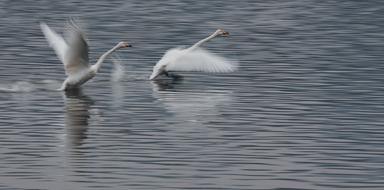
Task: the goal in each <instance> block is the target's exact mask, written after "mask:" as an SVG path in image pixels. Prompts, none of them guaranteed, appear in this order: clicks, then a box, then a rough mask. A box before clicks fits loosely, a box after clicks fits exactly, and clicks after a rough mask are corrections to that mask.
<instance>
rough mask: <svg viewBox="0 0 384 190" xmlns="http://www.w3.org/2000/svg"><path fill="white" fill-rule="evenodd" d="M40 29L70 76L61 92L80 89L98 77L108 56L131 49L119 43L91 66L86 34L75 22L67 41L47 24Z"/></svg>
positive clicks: (126, 44)
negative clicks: (120, 50)
mask: <svg viewBox="0 0 384 190" xmlns="http://www.w3.org/2000/svg"><path fill="white" fill-rule="evenodd" d="M40 27H41V30H42V31H43V33H44V35H45V38H46V39H47V41H48V43H49V45H50V46H51V47H52V48H53V49H54V50H55V52H56V54H57V56H58V57H59V59H60V61H61V62H62V63H63V64H64V69H65V73H66V75H67V76H68V77H67V79H65V81H64V82H63V84H62V85H61V88H60V89H59V90H68V89H73V88H78V87H79V86H80V85H82V84H84V83H85V82H87V81H88V80H89V79H91V78H93V77H94V76H96V73H97V72H98V70H99V69H100V66H101V64H102V63H103V61H104V60H105V59H106V58H107V56H108V55H110V54H111V53H112V52H114V51H116V50H118V49H120V48H126V47H131V45H129V44H128V43H127V42H119V43H118V44H117V45H116V46H115V47H113V48H112V49H110V50H108V51H107V52H105V53H104V54H103V55H101V56H100V58H99V59H98V61H97V62H96V64H94V65H89V64H88V61H89V58H88V44H87V42H86V40H85V36H84V33H83V32H82V30H81V29H80V27H79V26H78V25H77V24H76V23H75V22H74V21H73V20H71V21H70V22H69V23H68V28H67V33H66V34H67V35H66V39H65V40H64V39H63V38H62V37H61V36H60V35H59V34H57V33H56V32H55V31H53V30H52V29H51V28H49V27H48V25H46V24H45V23H40Z"/></svg>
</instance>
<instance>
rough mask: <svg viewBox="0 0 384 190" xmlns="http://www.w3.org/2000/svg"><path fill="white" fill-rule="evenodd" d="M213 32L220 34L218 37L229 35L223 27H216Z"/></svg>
mask: <svg viewBox="0 0 384 190" xmlns="http://www.w3.org/2000/svg"><path fill="white" fill-rule="evenodd" d="M215 34H216V36H220V37H228V36H229V32H227V31H225V30H223V29H217V30H216V32H215Z"/></svg>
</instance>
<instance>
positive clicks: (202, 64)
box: [149, 29, 238, 80]
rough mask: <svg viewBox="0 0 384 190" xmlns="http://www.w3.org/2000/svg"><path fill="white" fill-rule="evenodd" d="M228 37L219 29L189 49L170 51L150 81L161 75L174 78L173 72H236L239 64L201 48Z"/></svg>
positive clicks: (156, 68)
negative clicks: (210, 41)
mask: <svg viewBox="0 0 384 190" xmlns="http://www.w3.org/2000/svg"><path fill="white" fill-rule="evenodd" d="M228 35H229V33H228V32H226V31H224V30H222V29H218V30H216V31H215V32H214V33H213V34H211V35H210V36H208V37H207V38H205V39H203V40H200V41H199V42H197V43H196V44H194V45H193V46H191V47H189V48H187V49H182V48H173V49H170V50H168V51H167V52H166V53H165V54H164V56H163V57H162V58H161V59H160V60H159V61H158V62H157V64H156V65H155V66H154V67H153V72H152V75H151V76H150V77H149V79H150V80H155V79H156V78H157V77H159V76H160V75H166V76H172V75H170V74H169V73H168V72H172V71H201V72H210V73H226V72H232V71H235V70H236V69H237V66H238V65H237V63H235V62H232V61H229V60H227V59H226V58H224V57H221V56H218V55H215V54H213V53H211V52H209V51H207V50H204V49H202V48H200V46H201V45H202V44H203V43H206V42H207V41H209V40H211V39H213V38H215V37H219V36H221V37H226V36H228Z"/></svg>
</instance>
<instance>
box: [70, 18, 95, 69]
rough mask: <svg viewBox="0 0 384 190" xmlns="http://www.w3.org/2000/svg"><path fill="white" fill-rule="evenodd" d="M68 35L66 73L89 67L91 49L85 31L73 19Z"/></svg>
mask: <svg viewBox="0 0 384 190" xmlns="http://www.w3.org/2000/svg"><path fill="white" fill-rule="evenodd" d="M66 36H67V42H68V46H69V49H68V51H67V53H66V55H65V60H66V63H64V65H65V71H66V73H67V74H69V75H70V74H74V73H77V72H78V71H81V70H83V69H85V68H88V67H89V64H88V62H89V57H88V51H89V50H88V44H87V41H86V40H85V37H84V36H85V35H84V33H83V31H81V29H80V27H79V26H78V25H77V24H76V23H75V22H74V21H72V20H71V22H69V23H68V27H67V31H66Z"/></svg>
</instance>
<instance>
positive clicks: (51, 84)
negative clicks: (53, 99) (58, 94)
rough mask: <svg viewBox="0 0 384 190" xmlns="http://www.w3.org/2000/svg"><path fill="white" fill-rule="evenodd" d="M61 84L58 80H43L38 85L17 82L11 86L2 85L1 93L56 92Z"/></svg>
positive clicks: (0, 87)
mask: <svg viewBox="0 0 384 190" xmlns="http://www.w3.org/2000/svg"><path fill="white" fill-rule="evenodd" d="M60 84H61V83H60V82H59V81H56V80H42V81H38V82H36V83H32V82H28V81H17V82H14V83H11V84H0V93H1V92H9V93H19V92H20V93H27V92H33V91H36V90H56V89H58V87H60Z"/></svg>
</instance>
